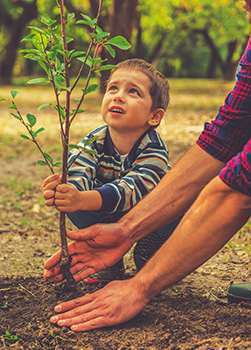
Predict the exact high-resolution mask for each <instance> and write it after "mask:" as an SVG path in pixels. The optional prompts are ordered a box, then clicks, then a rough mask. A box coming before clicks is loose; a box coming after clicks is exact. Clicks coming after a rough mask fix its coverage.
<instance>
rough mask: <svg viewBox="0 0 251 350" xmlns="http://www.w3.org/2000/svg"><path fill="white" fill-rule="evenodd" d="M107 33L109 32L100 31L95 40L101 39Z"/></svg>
mask: <svg viewBox="0 0 251 350" xmlns="http://www.w3.org/2000/svg"><path fill="white" fill-rule="evenodd" d="M108 35H110V33H107V32H101V33H99V34H98V35H97V36H96V39H97V40H101V39H104V38H106V37H108Z"/></svg>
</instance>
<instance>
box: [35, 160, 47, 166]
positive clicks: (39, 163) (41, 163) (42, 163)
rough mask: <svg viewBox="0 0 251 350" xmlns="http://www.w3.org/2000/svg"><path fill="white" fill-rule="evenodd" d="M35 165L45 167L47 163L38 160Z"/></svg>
mask: <svg viewBox="0 0 251 350" xmlns="http://www.w3.org/2000/svg"><path fill="white" fill-rule="evenodd" d="M37 164H38V165H47V163H46V162H45V161H44V160H38V161H37Z"/></svg>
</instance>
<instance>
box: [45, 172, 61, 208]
mask: <svg viewBox="0 0 251 350" xmlns="http://www.w3.org/2000/svg"><path fill="white" fill-rule="evenodd" d="M61 178H62V177H61V175H59V174H53V175H51V176H48V177H47V178H46V179H45V180H44V182H43V184H42V186H41V187H42V188H41V189H42V194H43V196H44V199H45V205H47V206H48V207H50V206H52V205H54V200H55V191H56V187H57V186H58V185H59V184H60V183H61Z"/></svg>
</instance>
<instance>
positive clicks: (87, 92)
mask: <svg viewBox="0 0 251 350" xmlns="http://www.w3.org/2000/svg"><path fill="white" fill-rule="evenodd" d="M99 86H100V85H97V84H92V85H90V86H88V88H87V89H86V90H85V91H84V90H82V91H83V92H84V94H85V95H87V94H90V93H91V92H95V91H96V90H97V89H98V88H99Z"/></svg>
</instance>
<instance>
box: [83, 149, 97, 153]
mask: <svg viewBox="0 0 251 350" xmlns="http://www.w3.org/2000/svg"><path fill="white" fill-rule="evenodd" d="M84 153H89V154H97V151H96V150H95V149H88V148H85V149H84Z"/></svg>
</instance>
